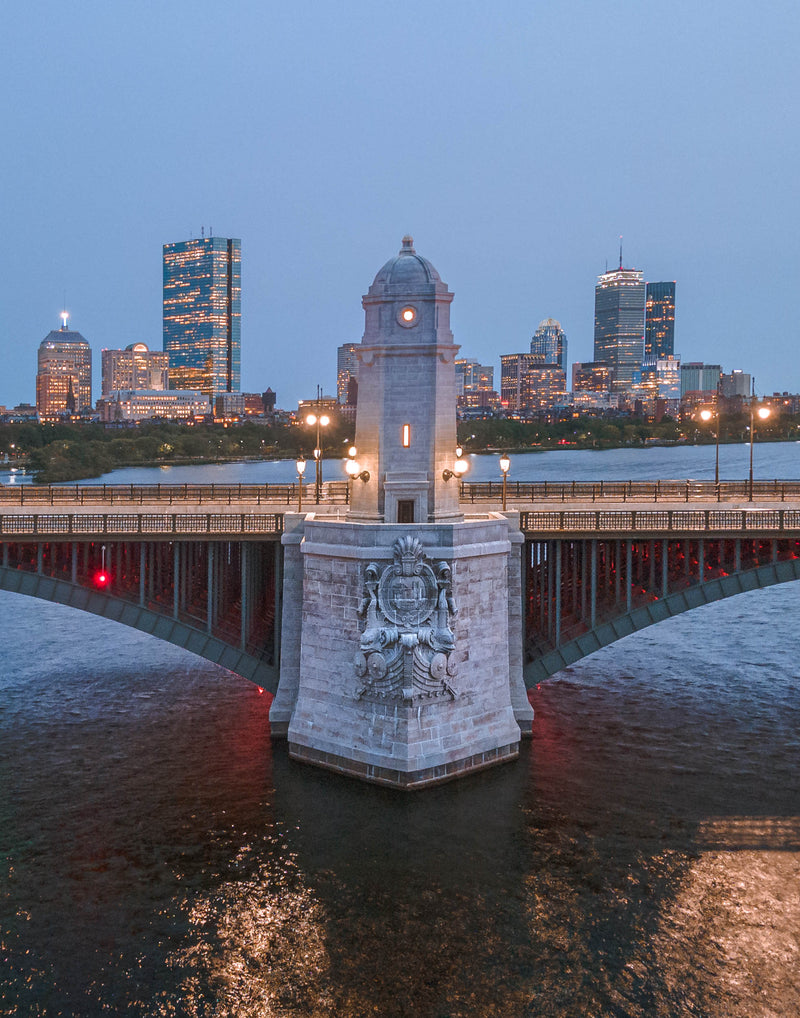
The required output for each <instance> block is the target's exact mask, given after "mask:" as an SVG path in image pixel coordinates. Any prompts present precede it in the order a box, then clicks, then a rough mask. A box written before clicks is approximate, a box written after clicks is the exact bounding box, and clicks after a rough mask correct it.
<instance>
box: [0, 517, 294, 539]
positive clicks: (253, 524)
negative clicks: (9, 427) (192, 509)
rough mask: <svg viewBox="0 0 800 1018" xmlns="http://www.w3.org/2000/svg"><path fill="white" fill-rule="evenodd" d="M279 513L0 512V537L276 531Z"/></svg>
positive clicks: (245, 534) (280, 529) (279, 524)
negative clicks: (7, 513)
mask: <svg viewBox="0 0 800 1018" xmlns="http://www.w3.org/2000/svg"><path fill="white" fill-rule="evenodd" d="M282 532H283V513H252V512H247V513H25V514H19V513H15V514H14V515H2V514H0V538H13V539H19V538H23V537H39V536H42V537H54V536H61V537H65V538H70V537H86V536H89V535H92V536H97V535H115V536H124V535H127V536H131V537H133V536H136V535H150V536H151V537H167V538H168V537H170V536H171V535H176V536H180V535H184V536H187V535H193V536H201V535H202V536H208V535H216V536H221V535H223V534H224V535H225V536H239V535H241V536H242V537H253V536H257V535H267V534H280V533H282Z"/></svg>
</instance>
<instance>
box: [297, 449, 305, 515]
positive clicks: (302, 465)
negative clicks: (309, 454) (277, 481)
mask: <svg viewBox="0 0 800 1018" xmlns="http://www.w3.org/2000/svg"><path fill="white" fill-rule="evenodd" d="M295 466H296V467H297V511H298V512H302V511H303V474H304V473H305V472H306V461H305V460H304V459H303V457H302V456H301V457H300V459H299V460H298V461H297V463H295Z"/></svg>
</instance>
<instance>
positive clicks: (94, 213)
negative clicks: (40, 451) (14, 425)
mask: <svg viewBox="0 0 800 1018" xmlns="http://www.w3.org/2000/svg"><path fill="white" fill-rule="evenodd" d="M776 8H780V10H779V11H777V12H776V13H777V14H779V15H780V16H775V17H765V18H761V19H759V20H758V22H757V23H754V21H753V18H752V13H751V8H750V6H749V5H748V6H745V5H744V4H743V3H732V4H726V5H725V6H722V4H721V3H716V2H711V3H709V4H705V5H702V7H701V8H698V6H697V5H690V4H689V3H686V2H678V3H676V4H675V5H673V7H672V8H671V9H670V16H669V17H668V18H665V17H663V16H662V12H660V11H657V10H655V9H653V10H650V9H647V8H646V7H642V5H640V4H634V3H633V2H632V0H631V2H622V3H620V4H618V5H615V7H614V8H613V9H610V10H607V9H602V10H601V9H597V10H595V9H593V8H592V7H591V6H587V5H585V4H583V3H577V2H567V3H566V4H563V5H559V7H558V9H556V8H555V7H554V8H552V9H542V8H538V9H536V10H534V9H531V8H530V5H523V4H522V3H506V4H504V5H502V6H501V8H500V9H497V10H488V9H486V10H484V9H483V8H482V7H481V6H480V5H472V6H469V5H467V7H464V5H461V4H459V5H458V6H456V5H455V4H452V3H447V2H446V3H444V4H442V5H439V6H438V7H437V8H436V9H435V10H431V9H430V7H429V5H424V4H422V3H417V2H411V3H409V4H407V5H404V8H403V9H402V11H397V10H389V9H375V8H374V6H371V5H370V6H368V5H366V4H365V3H360V2H354V3H353V4H352V5H348V9H347V10H346V12H344V13H343V12H342V9H341V6H340V5H333V4H330V3H327V2H325V0H323V2H321V3H320V4H319V5H315V7H314V10H313V11H311V10H307V9H303V10H293V11H288V10H286V11H282V12H280V13H278V14H276V13H275V12H274V11H271V10H266V9H264V8H263V7H261V6H258V5H256V4H254V3H250V2H247V0H245V2H243V3H242V4H241V5H239V6H238V7H237V16H236V18H230V17H228V16H226V15H225V13H224V12H223V11H222V10H221V9H219V8H218V7H216V6H212V5H210V4H205V3H200V4H195V5H191V6H188V5H186V4H183V3H180V2H179V3H177V4H176V5H174V6H172V5H171V6H170V9H169V10H167V11H160V12H156V11H155V9H153V10H150V9H147V8H145V9H144V10H138V11H136V12H133V11H132V10H127V9H121V8H115V7H106V6H98V5H91V4H90V5H87V6H86V7H84V6H81V7H79V8H77V9H74V10H67V9H64V8H63V5H58V4H55V3H54V2H50V0H42V2H41V3H40V4H38V5H36V7H35V9H34V8H24V7H21V6H18V7H16V8H12V9H10V10H9V11H8V12H6V13H5V15H4V29H5V32H4V34H5V37H6V39H7V43H8V45H7V49H8V56H7V59H6V61H5V62H4V66H3V68H2V70H0V75H2V81H3V84H4V87H5V91H6V94H7V95H8V96H9V97H10V99H11V100H12V101H9V102H8V103H6V104H5V105H4V111H3V113H2V124H3V128H4V137H5V138H7V139H11V141H10V143H9V144H8V146H7V148H6V151H5V152H4V160H3V181H4V185H5V191H6V193H7V194H9V195H11V196H13V200H12V201H10V202H9V203H8V208H7V210H6V217H5V220H4V225H5V227H6V229H7V230H8V231H9V232H10V234H11V236H12V237H14V244H13V245H10V246H9V248H8V249H7V251H8V253H7V255H6V262H5V265H4V272H3V274H2V277H0V278H2V283H0V304H1V305H2V307H3V310H4V322H3V328H2V330H0V337H1V338H0V357H2V360H3V366H4V373H3V385H2V386H0V403H6V404H13V403H16V402H20V401H28V402H32V401H33V398H34V393H33V371H32V366H33V364H34V363H35V353H34V351H35V348H36V344H37V343H38V341H39V340H40V338H41V336H42V335H44V334H45V333H46V332H47V330H48V329H50V328H52V327H53V323H55V322H56V321H57V316H58V313H59V312H60V311H61V310H62V309H63V308H64V307H66V309H67V310H69V311H70V313H71V321H72V322H73V323H74V325H75V327H76V328H77V329H79V330H80V331H81V333H82V334H83V335H84V336H86V337H87V339H88V341H89V342H90V344H91V345H92V347H93V348H94V349H96V350H99V349H102V348H103V347H106V348H110V347H114V348H123V347H125V346H127V345H128V344H130V343H135V342H144V343H146V344H147V345H148V346H149V347H150V349H151V350H153V349H158V348H159V346H160V342H159V337H160V335H161V321H160V319H161V301H160V296H161V295H160V273H161V264H160V257H159V251H160V247H161V245H162V244H163V243H165V242H168V241H170V240H172V239H174V238H179V237H189V236H191V235H194V236H195V237H199V236H200V234H201V228H202V227H203V226H205V228H206V231H207V232H208V231H210V230H211V229H212V228H213V230H214V233H215V234H216V235H220V236H232V237H234V236H235V237H241V238H242V246H243V262H244V269H243V291H244V298H243V304H242V328H243V336H244V337H245V338H244V350H243V364H242V388H243V389H245V390H261V389H263V388H265V387H266V386H271V387H272V388H273V389H274V390H276V391H277V392H278V394H279V400H280V402H281V403H282V404H283V405H285V406H290V405H292V404H293V403H294V402H295V401H296V400H297V399H299V398H303V397H305V396H307V395H308V391H309V383H310V385H311V388H312V391H313V385H314V384H315V383H316V382H318V381H320V380H324V381H325V384H326V387H327V388H331V387H332V383H333V369H332V367H330V368H329V367H328V365H332V364H333V363H334V361H333V358H334V356H335V353H334V351H335V350H336V349H337V348H338V347H339V346H341V345H342V344H344V343H348V342H359V341H360V339H361V334H362V323H361V321H360V314H361V306H360V297H361V296H362V295H363V294H364V293H365V291H366V288H367V286H368V285H369V281H370V279H371V274H372V272H373V266H374V265H375V264H376V263H379V262H380V261H381V260H382V259H383V260H385V259H386V258H387V257H389V256H390V255H391V253H392V252H393V251H394V250H396V246H397V238H399V237H401V236H402V235H403V234H404V233H406V232H408V233H411V234H412V235H413V236H414V237H415V242H416V245H417V247H418V249H419V250H420V251H421V252H423V253H424V254H425V256H426V257H429V258H430V259H431V260H432V261H433V262H434V264H436V265H437V266H438V267H439V269H440V271H441V273H442V277H443V279H444V280H445V281H446V282H447V284H448V286H449V287H450V289H451V290H452V291H453V292H454V293H455V301H454V304H453V332H454V337H455V341H456V342H457V343H458V344H459V345H460V347H461V351H462V354H463V355H464V356H468V357H477V358H480V360H481V361H482V362H485V363H493V364H494V365H495V366H497V365H498V364H499V359H500V355H501V353H505V352H506V351H508V350H524V349H526V348H527V344H528V342H529V340H530V336H531V334H532V331H533V329H534V328H535V326H536V323H537V322H539V321H541V320H542V319H543V318H546V317H550V316H552V317H553V318H556V319H557V320H558V321H560V322H561V324H562V326H563V328H564V331H565V332H566V334H567V336H568V337H569V340H570V358H571V360H572V361H573V362H575V361H577V362H582V361H589V360H591V359H592V357H593V347H592V340H593V293H592V287H593V283H594V280H595V279H596V277H597V276H598V274H601V273H602V271H603V269H604V266H605V265H606V263H608V266H612V265H614V264H615V263H616V249H617V238H618V236H619V234H623V235H624V244H625V260H626V263H629V264H634V265H638V266H640V267H641V268H642V270H643V271H644V273H645V277H646V278H647V279H649V280H664V279H677V280H678V285H679V287H680V307H679V310H678V323H677V327H678V338H676V345H677V347H678V349H679V350H680V352H681V353H682V355H683V356H684V357H686V358H689V357H691V358H692V359H697V360H704V361H706V362H711V363H717V362H718V363H722V364H723V365H724V366H725V367H726V370H729V369H731V368H742V369H744V370H745V371H751V372H752V373H753V374H754V375H755V377H756V384H757V388H758V389H759V391H763V392H771V391H773V390H784V389H792V390H797V389H800V366H798V367H795V363H794V360H793V358H792V356H791V354H792V352H793V348H794V343H795V334H794V330H795V323H794V308H793V304H794V301H793V293H794V287H795V281H796V279H797V278H798V276H799V275H800V247H799V246H798V242H797V239H796V230H795V229H794V227H793V222H792V218H793V217H792V216H791V215H790V214H787V210H788V211H790V210H791V208H792V207H793V204H794V201H795V183H794V173H793V167H794V166H795V165H796V163H797V156H798V148H799V147H800V140H798V139H797V137H796V134H795V133H794V132H790V131H786V130H785V126H784V123H785V119H786V106H787V104H788V103H790V102H791V97H793V96H795V95H797V94H798V93H800V69H798V67H797V65H796V62H795V61H794V54H793V47H792V42H791V40H792V39H793V38H794V29H795V28H798V27H800V11H798V10H797V8H796V6H794V5H790V4H783V3H781V4H777V5H776ZM455 14H457V15H458V16H457V17H455V16H454V15H455ZM656 39H657V40H658V46H659V60H658V68H659V73H658V75H653V73H652V45H653V41H654V40H656ZM709 39H713V40H714V45H713V47H709V44H708V40H709ZM212 49H213V52H214V54H215V61H216V62H217V66H218V68H219V72H220V73H219V74H218V75H214V76H209V77H208V78H203V77H202V76H200V77H198V76H197V75H196V73H195V64H196V59H197V54H198V53H202V52H204V51H210V50H212ZM301 51H302V52H303V54H304V56H303V60H302V61H298V60H297V54H298V52H301ZM54 53H58V54H60V57H59V59H58V60H54V59H53V54H54ZM545 55H546V56H547V60H548V61H552V68H553V71H554V73H552V74H547V75H543V74H541V61H542V59H544V57H545ZM532 57H535V59H532ZM755 67H758V68H759V73H758V74H754V73H752V69H753V68H755ZM89 69H91V70H89ZM345 69H346V70H345ZM395 92H399V93H400V94H402V96H403V103H402V104H401V106H402V109H400V110H397V109H396V108H395V106H396V105H397V104H395V106H393V105H392V103H391V102H390V101H389V100H388V99H387V96H391V95H392V94H393V93H395ZM244 96H252V97H254V99H255V101H253V102H250V101H245V99H243V98H242V97H244ZM656 108H657V109H658V111H659V116H658V118H657V120H654V118H653V110H654V109H656ZM387 110H390V111H391V113H390V114H389V115H387ZM215 123H224V124H225V131H224V132H223V135H224V138H218V137H217V135H216V134H215V132H214V130H213V129H212V127H211V125H213V124H215ZM656 124H657V127H658V130H657V131H656V130H655V126H654V125H656ZM366 139H369V142H368V144H367V143H366ZM545 151H546V153H547V158H543V153H544V152H545ZM55 154H57V156H58V157H57V158H54V155H55ZM765 314H767V315H768V318H769V327H768V329H767V330H766V340H765V341H763V342H762V341H760V342H759V343H758V344H757V349H758V357H759V360H758V362H754V361H753V359H752V357H751V356H750V355H749V354H748V351H749V350H751V349H753V348H754V347H755V344H754V338H755V337H759V338H760V337H761V336H762V335H763V334H764V317H765ZM308 364H315V365H325V378H324V379H320V378H308V379H307V378H306V372H307V365H308Z"/></svg>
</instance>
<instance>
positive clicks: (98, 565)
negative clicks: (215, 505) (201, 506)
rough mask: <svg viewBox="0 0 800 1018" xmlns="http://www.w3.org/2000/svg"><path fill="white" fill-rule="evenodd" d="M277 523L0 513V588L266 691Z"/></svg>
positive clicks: (235, 517)
mask: <svg viewBox="0 0 800 1018" xmlns="http://www.w3.org/2000/svg"><path fill="white" fill-rule="evenodd" d="M282 522H283V518H282V516H281V515H279V514H269V515H266V514H264V515H261V516H258V517H255V516H246V515H243V514H240V513H235V514H211V513H208V514H198V513H194V514H191V515H188V514H184V515H177V514H169V515H167V516H163V518H162V514H159V515H158V516H154V515H153V514H143V515H139V514H130V513H129V514H126V515H125V516H121V515H117V514H103V515H102V516H99V515H96V514H94V515H91V516H90V515H77V514H74V515H73V514H64V515H49V516H42V515H35V516H26V517H4V519H3V521H2V531H3V533H2V536H0V541H2V543H1V544H0V555H1V557H0V589H3V590H8V591H12V592H15V593H20V594H27V595H29V596H32V597H38V598H43V599H45V600H48V601H55V602H58V603H60V604H66V605H69V606H71V607H73V608H78V609H80V610H82V611H88V612H91V613H92V614H95V615H100V616H103V617H104V618H108V619H113V620H114V621H117V622H121V623H123V624H125V625H128V626H131V627H132V628H134V629H139V630H141V631H142V632H145V633H149V634H151V635H153V636H156V637H158V638H160V639H163V640H167V641H168V642H170V643H174V644H176V645H178V646H180V647H183V648H185V649H186V650H190V651H192V652H193V653H195V654H198V655H199V656H200V657H203V658H206V659H207V660H210V661H213V662H215V663H217V664H220V665H222V666H223V667H225V668H228V669H229V670H230V671H233V672H236V673H237V674H239V675H242V676H244V677H245V678H248V679H251V680H252V681H253V682H255V683H257V684H258V685H259V686H262V687H263V688H265V689H269V690H270V691H271V692H274V691H275V690H276V689H277V681H278V667H277V665H278V657H279V628H280V586H281V573H282V549H281V543H280V536H281V531H282ZM9 531H17V532H18V533H17V534H12V533H10V532H9ZM20 531H21V532H20ZM89 535H91V536H89Z"/></svg>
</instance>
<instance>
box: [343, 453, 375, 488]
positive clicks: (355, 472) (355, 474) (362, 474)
mask: <svg viewBox="0 0 800 1018" xmlns="http://www.w3.org/2000/svg"><path fill="white" fill-rule="evenodd" d="M347 454H348V456H349V457H350V458H349V459H346V460H345V461H344V469H345V471H346V473H347V476H348V477H349V478H350V480H351V481H354V480H355V479H356V478H358V479H359V480H360V481H363V482H364V483H365V484H366V483H367V481H368V480H369V470H362V469H361V464H360V463H359V462H358V460H357V459H356V456H357V455H358V450H357V449H356V447H355V446H354V445H351V446H350V448H349V449H348V450H347Z"/></svg>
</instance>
